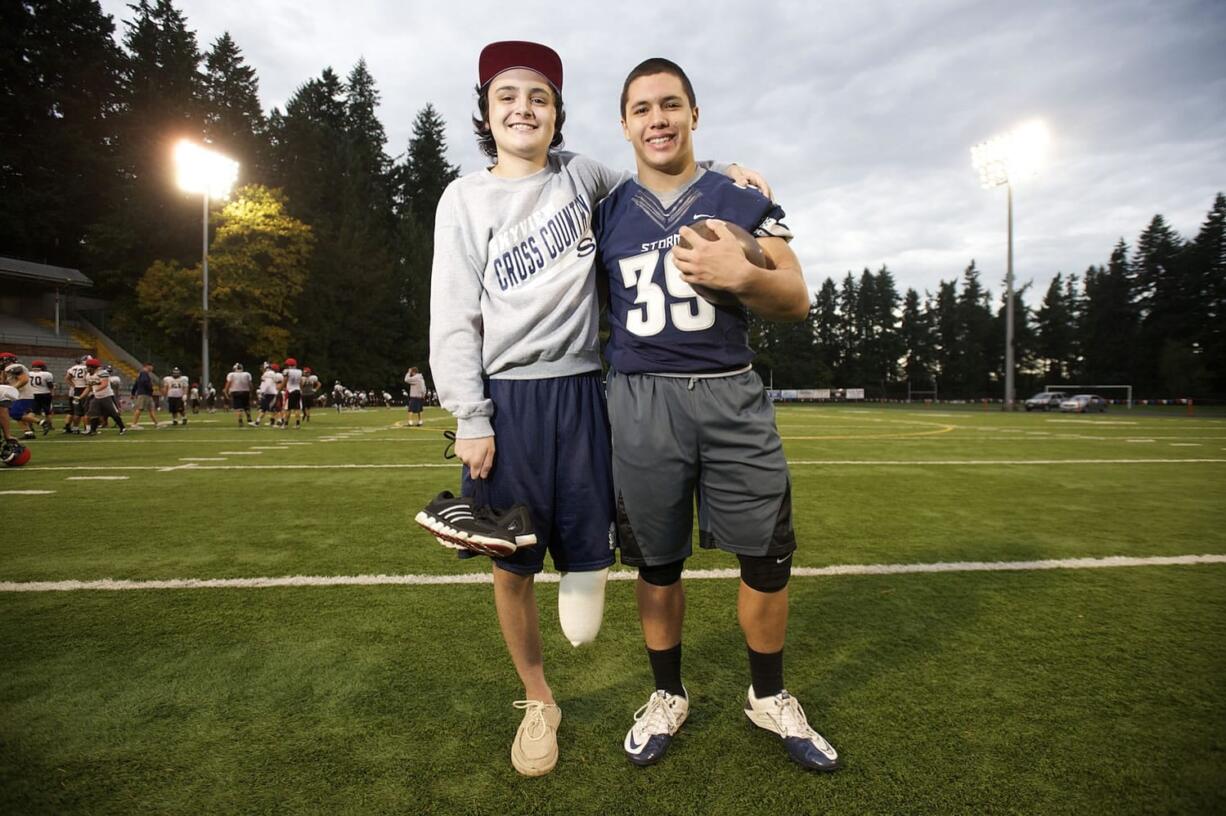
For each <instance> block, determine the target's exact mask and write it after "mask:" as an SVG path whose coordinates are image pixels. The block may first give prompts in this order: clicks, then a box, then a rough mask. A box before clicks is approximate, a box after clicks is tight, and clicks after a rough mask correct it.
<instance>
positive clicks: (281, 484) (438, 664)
mask: <svg viewBox="0 0 1226 816" xmlns="http://www.w3.org/2000/svg"><path fill="white" fill-rule="evenodd" d="M435 413H436V415H437V412H435ZM779 416H780V427H781V431H782V432H783V435H784V437H785V445H786V446H787V449H788V453H789V458H790V459H791V460H793V462H796V463H797V464H795V465H794V466H793V470H792V472H793V481H794V494H795V511H796V526H797V530H798V536H799V538H800V540H801V547H802V549H801V550H800V551H799V552H798V555H797V562H798V564H799V565H802V566H821V565H825V564H838V563H880V562H889V563H895V562H911V561H935V560H960V559H974V560H999V559H1019V558H1060V557H1071V556H1086V555H1093V556H1098V555H1151V554H1162V555H1171V554H1188V553H1222V552H1226V534H1224V533H1223V530H1226V487H1224V484H1226V480H1223V478H1222V477H1223V475H1224V474H1223V471H1224V470H1226V467H1224V466H1223V464H1222V463H1220V462H1217V463H1215V462H1208V463H1191V462H1186V461H1185V462H1184V463H1179V462H1176V463H1164V464H1155V463H1149V462H1148V461H1147V462H1145V463H1140V464H1102V463H1095V464H1050V465H1047V464H1044V465H1037V464H1000V462H1006V461H1007V462H1023V461H1034V460H1068V459H1093V460H1117V459H1143V460H1155V459H1181V460H1188V459H1195V458H1204V459H1226V450H1223V448H1226V423H1224V422H1222V421H1221V420H1215V419H1211V418H1209V419H1206V418H1192V419H1187V418H1179V419H1178V421H1174V420H1172V419H1168V418H1167V417H1166V416H1164V415H1161V414H1158V415H1154V414H1142V413H1137V414H1127V413H1125V412H1113V413H1111V414H1108V415H1107V416H1106V417H1101V418H1100V417H1095V418H1092V419H1090V420H1089V421H1088V422H1087V421H1085V420H1082V419H1080V418H1073V417H1057V416H1054V415H1029V416H1027V415H1002V414H999V413H996V412H986V413H985V412H979V411H962V412H956V411H954V412H951V411H928V412H924V411H919V410H916V411H903V410H898V409H895V410H871V409H858V408H842V409H837V408H834V409H832V408H784V409H782V410H781V411H780V414H779ZM214 418H216V419H219V420H220V419H222V417H221V415H217V416H216V417H214ZM396 419H400V415H399V414H393V413H385V412H367V413H361V414H344V415H340V416H338V415H336V414H317V417H316V421H315V422H313V423H312V425H311V426H310V427H309V428H307V429H305V430H303V431H299V432H295V431H284V432H283V431H270V430H266V429H252V430H248V431H242V432H240V431H238V430H237V428H232V427H231V426H230V425H229V423H228V422H223V421H219V422H217V423H202V422H194V423H193V424H191V425H189V426H188V428H186V429H184V428H172V429H168V430H166V431H158V432H154V431H143V432H139V433H140V435H139V436H138V435H137V433H138V432H133V433H130V434H129V435H128V436H127V437H125V438H123V439H120V438H118V437H116V436H114V435H111V436H107V437H103V438H101V439H97V440H80V439H68V438H57V437H48V438H47V439H46V440H42V441H38V442H36V443H35V444H34V445H33V448H34V454H35V460H34V462H33V463H32V465H33V466H32V467H28V468H26V469H23V470H21V471H7V472H0V491H3V490H9V489H47V490H55V491H57V492H56V493H55V494H53V495H50V496H13V495H5V496H0V502H3V503H4V508H5V517H6V518H10V519H11V518H23V519H30V518H38V519H39V522H38V523H37V524H25V525H23V526H22V527H21V529H22V531H23V532H22V534H21V535H20V536H15V535H12V534H6V535H5V536H4V540H3V544H2V545H0V553H2V555H3V561H2V564H3V567H2V568H0V580H10V581H11V580H45V579H63V578H78V579H95V578H102V577H124V578H183V577H249V576H256V575H289V574H315V575H332V574H365V573H378V572H389V573H405V572H414V573H433V574H453V573H460V572H478V571H484V570H485V569H488V566H486V565H484V564H482V563H473V562H468V563H460V562H457V561H455V560H453V559H452V558H450V557H448V555H447V554H446V553H444V552H443V551H442V550H441V548H438V547H437V545H436V544H434V543H433V542H432V541H431V540H430V539H429V538H428V537H427V536H425V534H424V533H423V532H421V531H419V530H416V529H415V528H413V527H411V525H410V524H409V522H408V520H409V519H410V518H411V515H412V514H413V513H414V512H415V511H416V510H417V509H418V508H419V507H420V506H421V505H422V504H424V502H425V501H426V500H427V499H428V498H429V497H430V496H432V495H433V493H435V492H437V491H438V490H439V489H442V488H444V487H449V486H453V483H454V481H455V472H454V470H451V469H448V468H435V467H414V468H399V467H397V468H387V469H374V468H346V469H336V468H332V469H308V470H278V469H254V468H253V467H252V466H254V465H257V464H259V465H264V466H268V465H325V466H336V465H352V464H359V465H402V464H411V465H435V464H442V460H441V458H440V456H439V454H440V452H441V444H440V438H439V437H438V435H437V431H438V430H439V429H441V428H442V427H445V426H446V423H445V422H444V421H442V420H441V419H437V416H436V418H435V420H434V422H433V425H434V429H433V431H430V432H428V433H427V432H423V431H422V430H418V429H412V430H410V429H406V428H395V429H393V428H389V427H388V426H389V424H390V423H391V422H392V421H393V420H396ZM1068 420H1071V421H1068ZM1125 422H1126V423H1130V424H1119V423H1125ZM336 433H343V434H350V435H347V436H345V437H344V438H342V439H339V440H338V441H335V442H325V441H323V440H324V439H328V438H335V437H333V436H330V434H336ZM1139 439H1152V440H1153V441H1150V442H1139V441H1131V440H1139ZM284 441H291V442H302V441H306V442H311V443H312V444H310V445H305V446H300V445H295V446H288V447H287V449H285V450H262V451H261V452H260V453H259V454H258V455H252V456H236V455H229V456H226V461H225V462H216V463H208V462H200V463H196V467H195V468H191V469H185V470H169V471H162V470H159V469H158V468H164V467H178V466H181V465H185V464H188V463H186V462H182V461H180V460H181V459H183V458H187V457H191V458H218V457H221V456H223V455H224V454H221V453H220V451H232V450H249V449H252V448H257V447H258V448H280V447H282V445H281V444H280V443H282V442H284ZM1193 445H1195V446H1196V447H1191V446H1193ZM951 461H963V462H965V461H994V462H997V464H978V465H970V464H962V465H954V464H938V463H945V462H951ZM805 462H811V463H814V464H801V463H805ZM880 462H891V463H893V464H879V463H880ZM917 463H920V464H917ZM925 463H926V464H925ZM234 465H237V466H240V467H241V469H236V470H204V469H203V468H205V467H209V466H213V467H216V466H226V467H229V466H234ZM116 466H120V467H135V468H150V469H146V470H125V471H115V470H56V469H53V468H63V467H88V468H112V467H116ZM81 475H127V476H129V479H128V480H126V481H122V482H109V481H107V482H94V481H68V480H67V477H69V476H81ZM9 529H10V530H11V529H12V527H10V528H9ZM100 530H101V531H105V532H104V533H103V534H101V535H100V534H99V532H98V531H100ZM69 531H72V533H73V534H72V535H68V534H67V533H68V532H69ZM733 563H735V562H733V561H731V560H730V559H728V558H726V557H723V556H721V555H720V554H717V553H708V552H704V553H701V554H700V555H698V556H696V557H695V559H694V560H693V562H692V566H695V567H713V566H730V565H732V564H733ZM1224 579H1226V567H1222V566H1198V567H1141V568H1128V569H1115V570H1102V571H1088V572H1060V573H1047V572H1045V573H998V574H944V575H907V576H877V577H867V576H866V577H842V578H823V579H797V580H796V581H794V582H793V585H792V620H791V625H790V637H789V645H788V649H787V657H788V684H789V687H790V688H792V690H793V691H794V692H795V693H796V694H797V695H798V696H799V697H800V699H801V701H802V702H803V703H805V704H806V707H807V711H808V713H809V715H810V719H811V720H812V721H813V722H814V724H815V725H817V726H818V728H819V729H820V730H822V731H823V733H825V735H826V736H827V737H829V738H830V739H831V741H832V742H834V744H835V745H836V746H837V747H839V749H840V751H841V752H842V754H843V755H844V758H845V761H846V763H847V768H846V769H845V770H844V771H841V772H840V773H838V774H835V775H833V776H828V777H817V776H813V775H808V774H805V773H803V772H800V771H799V770H796V769H794V768H792V767H791V766H790V765H789V763H788V762H787V760H786V759H785V758H784V756H783V754H782V750H781V748H780V747H779V746H778V745H775V744H774V743H773V741H772V739H771V737H770V736H769V735H767V734H765V733H764V732H759V731H757V730H755V729H753V728H752V726H750V725H749V724H748V723H747V721H746V720H745V718H744V716H743V715H742V714H741V713H740V712H739V705H740V698H741V696H742V695H743V693H744V687H745V685H746V684H747V671H746V665H745V664H746V661H745V656H744V645H743V642H742V641H741V639H740V637H739V634H738V632H737V630H736V623H735V613H734V611H733V610H734V597H735V582H732V581H715V582H695V583H693V584H691V585H690V587H689V589H688V592H689V596H690V605H689V614H688V618H687V624H686V641H685V643H686V647H685V649H686V651H685V663H686V676H687V684H688V685H689V687H690V690H691V694H692V696H693V709H692V714H691V719H690V720H689V721H688V722H687V724H686V726H685V728H684V729H683V731H682V732H681V735H680V736H679V737H678V741H677V743H676V745H675V746H674V748H673V750H672V751H671V752H670V755H669V756H668V757H667V758H666V760H665V761H664V763H662V764H661V765H660V766H657V767H655V768H652V769H648V770H646V771H644V770H640V769H636V768H633V767H631V766H629V764H628V763H626V761H625V760H624V759H623V758H622V756H621V754H620V743H621V739H622V736H623V735H624V732H625V729H626V728H627V727H628V725H629V719H630V715H631V714H632V713H633V711H634V709H635V708H637V706H638V705H640V704H641V703H642V700H643V699H644V698H645V697H646V694H647V692H648V691H650V674H649V671H648V669H647V666H646V660H645V659H644V658H643V655H642V645H641V640H640V638H639V634H638V630H637V624H636V622H635V616H634V610H633V593H632V587H631V585H630V584H627V583H614V584H611V585H610V589H609V604H608V609H607V613H606V624H605V628H604V630H603V632H602V634H601V637H600V639H599V640H598V641H597V643H596V644H594V645H593V646H591V647H587V648H584V649H582V650H579V651H575V650H572V649H571V647H570V646H569V645H567V644H566V643H565V642H564V640H563V639H562V637H561V635H560V633H559V631H558V627H557V622H556V611H555V607H554V604H555V602H556V600H555V599H556V589H555V588H554V587H553V586H548V585H546V586H542V587H541V588H540V589H539V596H540V599H541V606H542V627H543V631H544V633H545V638H546V651H547V654H546V665H547V667H548V669H549V674H550V678H551V682H552V683H553V685H554V687H555V690H556V691H557V693H558V695H559V698H560V701H561V703H562V705H563V709H564V712H565V718H564V721H563V726H562V759H561V762H560V764H559V766H558V768H557V770H555V771H554V773H552V774H550V775H549V776H547V777H545V778H543V779H538V780H526V779H521V778H519V777H518V776H517V775H516V774H515V773H514V771H513V770H512V769H511V768H510V765H509V762H508V761H507V752H508V746H509V741H510V738H511V736H512V734H513V733H514V728H515V725H516V723H517V716H516V714H517V713H516V712H514V711H513V710H512V709H511V708H510V706H509V702H510V701H511V700H512V699H514V698H515V697H516V695H517V694H518V689H517V684H516V681H515V676H514V672H513V670H512V669H511V667H510V665H509V661H508V660H507V659H506V657H505V652H504V649H503V646H502V644H501V640H500V638H499V636H498V632H497V625H496V621H495V618H494V613H493V609H492V601H491V597H490V592H489V588H488V587H484V586H446V587H353V588H325V589H275V590H184V591H138V592H124V593H100V592H76V593H31V594H11V593H6V594H0V620H2V621H3V623H0V660H2V661H3V665H4V666H5V671H4V673H3V675H2V676H0V809H3V811H4V812H12V813H134V812H185V813H186V812H190V813H199V812H235V813H239V812H242V813H274V812H275V813H284V812H327V813H372V812H421V813H527V812H532V813H619V812H653V813H666V814H667V813H678V814H681V813H694V814H700V813H702V814H705V813H745V812H770V813H819V812H820V813H827V812H830V813H901V812H915V813H920V812H943V813H950V812H963V813H984V812H1022V811H1033V810H1035V809H1040V808H1041V809H1043V810H1048V811H1056V812H1069V813H1074V812H1076V813H1085V812H1136V813H1140V812H1155V811H1158V812H1213V811H1215V810H1216V811H1220V810H1222V809H1223V807H1226V783H1224V782H1223V768H1224V766H1226V763H1224V759H1226V757H1224V756H1223V754H1224V751H1226V727H1224V726H1223V723H1226V710H1224V709H1226V689H1224V688H1223V681H1222V679H1221V678H1222V677H1223V676H1226V658H1224V657H1223V652H1222V650H1221V647H1220V645H1221V643H1222V642H1224V641H1226V589H1224V587H1226V583H1224Z"/></svg>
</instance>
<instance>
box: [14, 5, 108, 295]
mask: <svg viewBox="0 0 1226 816" xmlns="http://www.w3.org/2000/svg"><path fill="white" fill-rule="evenodd" d="M114 31H115V26H114V23H113V22H112V21H111V18H110V17H108V16H107V15H105V14H103V13H102V9H101V8H100V7H99V5H98V3H97V2H96V0H25V2H10V3H4V4H0V111H3V113H2V114H0V246H2V247H4V249H5V251H6V252H7V253H9V254H14V255H18V256H21V257H25V258H28V259H30V260H34V261H40V262H45V263H49V264H53V265H58V266H69V267H79V268H85V269H86V271H87V272H90V271H92V270H89V268H88V263H87V257H86V254H85V252H84V242H85V240H86V235H87V229H88V227H89V225H91V224H93V223H95V222H96V221H98V220H99V219H100V218H101V217H102V215H103V213H104V212H105V211H106V209H107V205H108V203H109V202H110V201H111V200H112V199H113V197H114V194H115V186H116V185H117V183H118V177H117V174H116V172H115V156H114V152H113V147H112V145H113V141H114V140H113V138H112V135H113V127H114V121H113V120H114V115H115V109H116V106H117V104H118V96H119V93H120V67H121V58H122V55H121V53H120V51H119V48H118V46H116V45H115V42H114V40H113V39H112V38H113V35H114Z"/></svg>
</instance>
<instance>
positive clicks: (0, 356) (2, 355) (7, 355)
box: [0, 351, 17, 360]
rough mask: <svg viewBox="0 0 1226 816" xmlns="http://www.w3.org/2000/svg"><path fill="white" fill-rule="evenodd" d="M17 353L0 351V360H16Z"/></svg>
mask: <svg viewBox="0 0 1226 816" xmlns="http://www.w3.org/2000/svg"><path fill="white" fill-rule="evenodd" d="M16 359H17V355H16V354H13V353H12V352H11V351H0V360H16Z"/></svg>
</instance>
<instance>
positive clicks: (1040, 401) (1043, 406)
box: [1024, 391, 1068, 411]
mask: <svg viewBox="0 0 1226 816" xmlns="http://www.w3.org/2000/svg"><path fill="white" fill-rule="evenodd" d="M1066 399H1068V394H1061V393H1060V392H1059V391H1040V392H1039V393H1038V394H1035V395H1034V396H1033V397H1031V398H1030V399H1028V400H1026V402H1025V403H1024V404H1025V406H1026V410H1027V411H1058V410H1060V403H1062V402H1064V401H1065V400H1066Z"/></svg>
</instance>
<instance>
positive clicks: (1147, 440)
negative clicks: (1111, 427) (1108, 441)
mask: <svg viewBox="0 0 1226 816" xmlns="http://www.w3.org/2000/svg"><path fill="white" fill-rule="evenodd" d="M1124 441H1125V442H1153V441H1154V440H1152V439H1126V440H1124Z"/></svg>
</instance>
